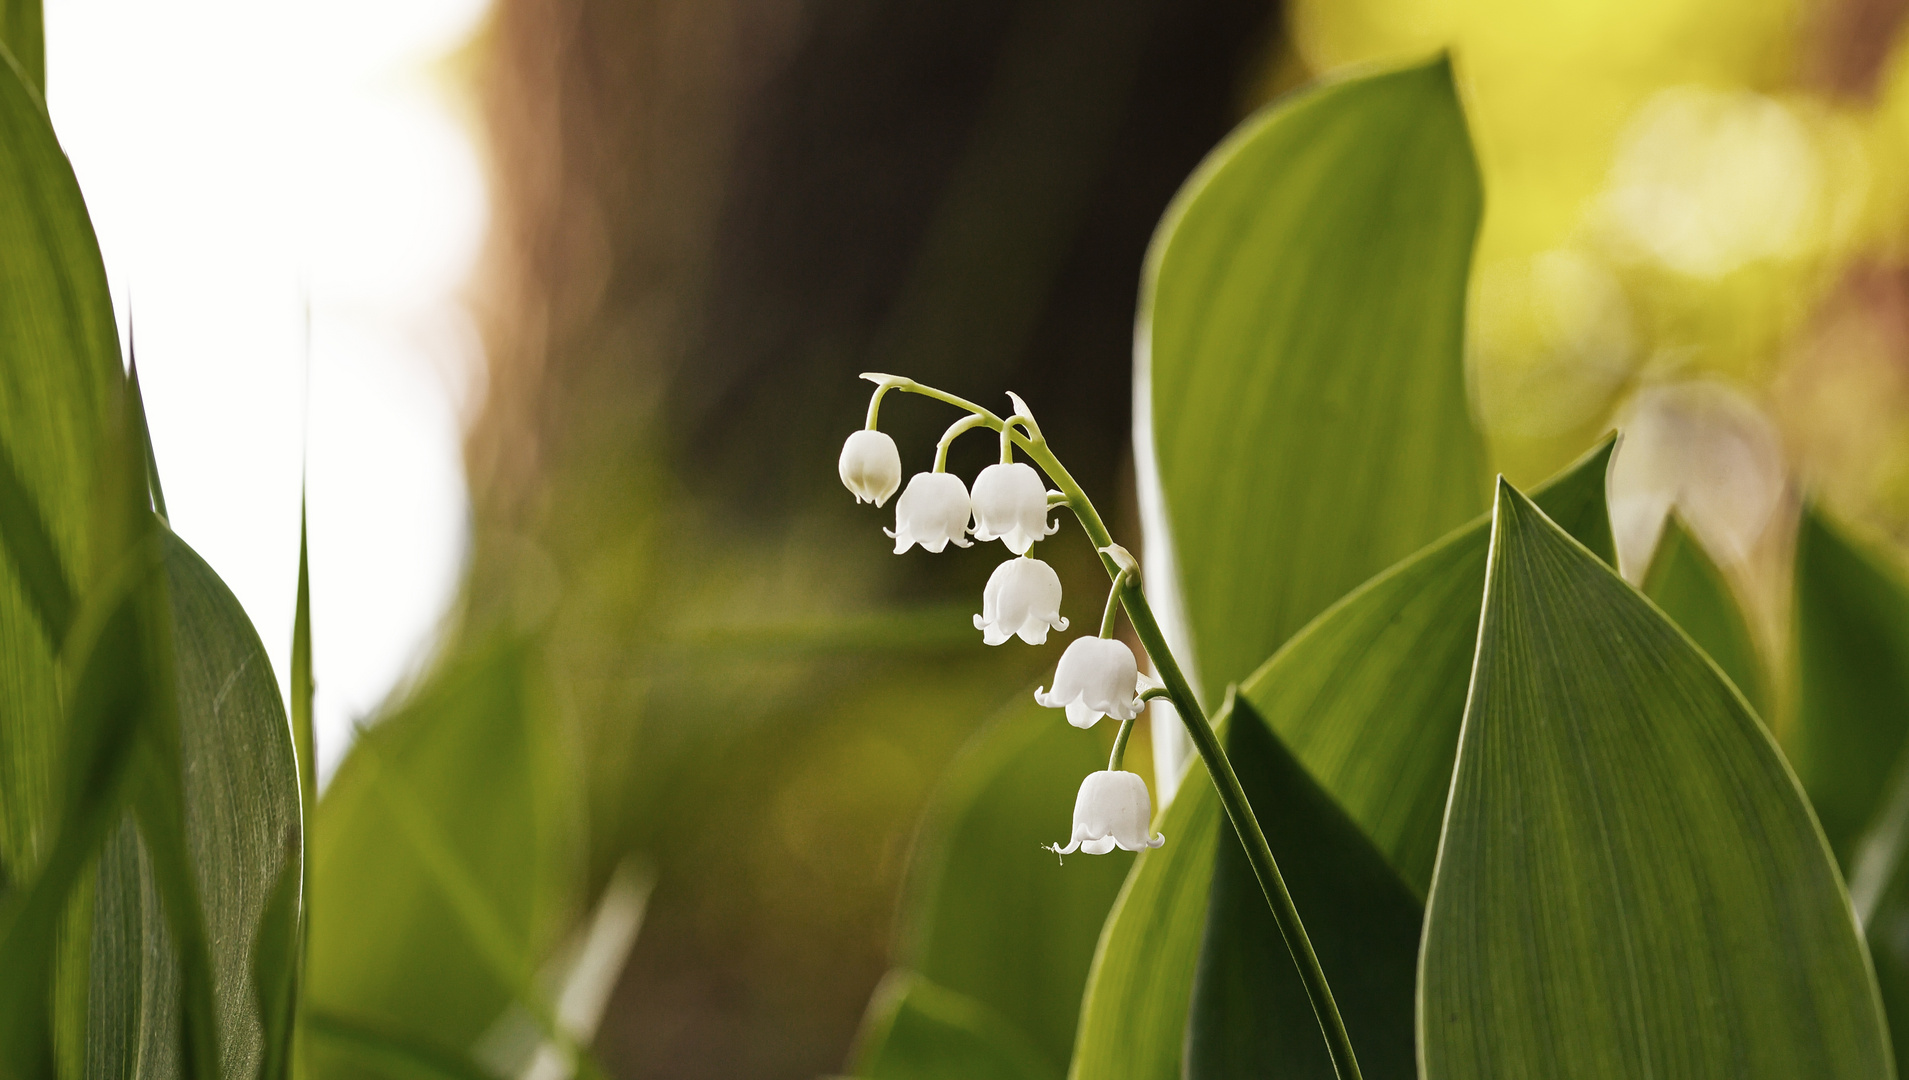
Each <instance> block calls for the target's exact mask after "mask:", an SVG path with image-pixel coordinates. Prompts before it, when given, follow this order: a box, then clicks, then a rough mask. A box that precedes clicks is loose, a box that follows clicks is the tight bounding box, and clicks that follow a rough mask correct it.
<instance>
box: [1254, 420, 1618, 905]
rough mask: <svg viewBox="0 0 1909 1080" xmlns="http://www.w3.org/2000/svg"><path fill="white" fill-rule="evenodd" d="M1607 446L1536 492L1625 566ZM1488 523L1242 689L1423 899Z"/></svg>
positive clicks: (1365, 592)
mask: <svg viewBox="0 0 1909 1080" xmlns="http://www.w3.org/2000/svg"><path fill="white" fill-rule="evenodd" d="M1611 447H1612V441H1611V440H1609V439H1606V440H1605V441H1604V442H1602V443H1600V444H1599V445H1598V446H1597V447H1596V448H1595V449H1593V450H1592V451H1591V452H1589V453H1587V454H1586V455H1585V456H1584V457H1582V458H1580V459H1579V460H1578V461H1577V462H1576V463H1574V464H1573V465H1572V466H1571V467H1570V468H1568V469H1566V470H1565V471H1564V472H1563V473H1560V474H1559V475H1558V476H1557V477H1554V478H1553V479H1552V480H1550V481H1547V482H1546V483H1545V485H1544V486H1543V487H1540V488H1538V489H1537V492H1536V498H1537V499H1538V502H1539V504H1540V505H1542V506H1543V507H1544V508H1545V510H1546V511H1547V512H1548V513H1550V514H1552V515H1553V516H1554V518H1555V519H1556V520H1558V521H1559V522H1561V523H1563V524H1564V525H1565V526H1566V528H1568V529H1569V530H1571V531H1572V533H1573V534H1574V535H1576V536H1577V537H1578V538H1579V539H1580V540H1582V541H1584V542H1585V543H1586V544H1588V545H1590V546H1591V547H1592V548H1594V549H1595V550H1597V551H1598V552H1599V553H1600V554H1601V555H1602V556H1603V557H1604V558H1605V559H1606V560H1607V561H1613V562H1614V561H1615V558H1616V556H1615V555H1614V553H1613V547H1612V543H1611V530H1610V519H1609V516H1608V514H1607V513H1606V511H1605V504H1604V474H1605V472H1606V470H1607V469H1608V468H1609V465H1610V458H1611ZM1490 529H1491V522H1490V519H1489V518H1480V519H1479V520H1477V521H1475V522H1473V523H1471V524H1470V525H1468V526H1466V527H1465V528H1464V529H1462V530H1460V531H1459V532H1457V533H1454V534H1453V535H1451V536H1448V537H1446V538H1445V539H1443V540H1441V541H1439V542H1438V543H1436V544H1433V545H1431V546H1430V547H1428V548H1426V549H1425V550H1424V551H1421V552H1419V553H1418V554H1416V555H1414V556H1412V557H1411V558H1410V559H1407V560H1406V561H1404V562H1402V563H1400V564H1399V565H1397V566H1395V567H1393V568H1391V569H1390V570H1387V571H1386V572H1385V573H1384V574H1381V575H1379V576H1378V577H1376V578H1374V579H1373V580H1372V581H1370V582H1368V583H1367V584H1366V585H1365V586H1364V587H1362V588H1360V589H1359V590H1358V591H1357V592H1355V593H1353V594H1352V595H1350V596H1348V597H1346V598H1345V599H1344V600H1343V601H1341V602H1340V603H1338V604H1337V605H1335V606H1334V607H1333V608H1332V609H1331V610H1330V611H1328V612H1327V613H1326V614H1324V615H1322V616H1320V617H1319V618H1318V619H1317V620H1315V621H1314V622H1313V623H1312V625H1310V626H1308V627H1307V628H1306V629H1305V630H1303V631H1301V632H1300V633H1299V634H1298V635H1296V636H1295V637H1294V638H1293V640H1292V641H1291V642H1289V643H1288V644H1287V646H1286V647H1285V648H1283V649H1281V650H1280V651H1279V652H1278V653H1277V654H1276V655H1274V656H1273V658H1272V659H1271V660H1269V661H1267V662H1266V664H1265V665H1264V666H1263V667H1262V668H1261V669H1260V670H1259V671H1258V672H1256V673H1254V675H1253V677H1252V678H1251V679H1249V680H1247V682H1246V684H1245V686H1243V687H1242V688H1241V690H1240V693H1241V695H1242V696H1243V697H1245V698H1246V699H1247V700H1249V701H1251V702H1252V703H1253V707H1254V708H1255V709H1257V710H1258V711H1259V713H1260V715H1262V716H1264V717H1266V719H1267V722H1268V723H1270V724H1271V725H1272V727H1273V729H1274V730H1275V731H1277V732H1279V734H1280V737H1281V738H1283V739H1284V740H1285V741H1286V745H1288V746H1289V747H1291V748H1292V751H1293V753H1294V754H1295V755H1296V756H1297V757H1298V758H1299V760H1300V761H1302V762H1304V763H1305V765H1306V768H1307V769H1308V771H1310V772H1311V773H1312V775H1313V776H1314V777H1316V778H1317V779H1318V780H1319V783H1320V785H1321V786H1322V787H1324V788H1325V789H1326V790H1327V791H1329V792H1331V793H1332V795H1333V797H1334V798H1335V799H1337V800H1338V801H1339V804H1340V805H1341V806H1343V807H1344V808H1345V809H1346V812H1347V813H1348V814H1350V815H1351V817H1352V819H1353V820H1354V821H1356V822H1358V823H1359V826H1360V827H1361V828H1362V829H1364V830H1365V833H1366V835H1367V836H1369V837H1371V838H1372V840H1373V842H1374V843H1375V844H1377V845H1378V848H1379V850H1380V851H1382V852H1384V853H1385V855H1386V857H1387V858H1388V859H1389V860H1391V862H1392V865H1393V867H1394V868H1395V869H1396V870H1397V871H1398V872H1399V876H1400V877H1401V878H1403V879H1404V880H1405V882H1406V884H1407V885H1409V886H1410V887H1411V888H1412V890H1413V891H1414V892H1415V893H1416V894H1418V895H1420V896H1423V895H1424V894H1425V890H1426V889H1427V888H1429V887H1430V885H1431V881H1432V863H1433V860H1434V859H1435V858H1436V857H1437V855H1438V836H1439V829H1440V827H1441V825H1442V824H1443V821H1444V817H1445V796H1446V793H1447V792H1448V791H1449V790H1450V788H1451V777H1452V761H1453V759H1454V757H1455V756H1456V755H1457V753H1458V728H1459V723H1460V721H1461V720H1462V718H1463V716H1464V712H1465V692H1466V688H1467V686H1468V685H1469V684H1470V681H1471V664H1472V653H1473V650H1474V648H1475V647H1476V645H1477V643H1478V611H1479V605H1480V602H1481V599H1482V597H1483V595H1484V584H1485V559H1486V552H1487V550H1488V547H1489V544H1490V539H1491V532H1490Z"/></svg>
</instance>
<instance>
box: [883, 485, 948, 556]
mask: <svg viewBox="0 0 1909 1080" xmlns="http://www.w3.org/2000/svg"><path fill="white" fill-rule="evenodd" d="M883 531H884V532H887V533H888V535H889V536H891V537H893V538H894V540H895V554H897V555H900V554H901V553H902V552H904V551H907V550H908V547H909V545H911V544H920V545H921V549H922V550H923V551H934V552H939V551H941V550H942V549H943V548H946V547H947V546H948V545H949V544H954V545H955V546H956V547H967V546H968V545H969V541H968V538H967V533H968V488H967V485H965V484H963V483H962V482H961V478H960V477H959V476H956V475H954V474H953V473H945V472H919V473H916V474H915V475H914V476H913V477H912V478H911V479H909V481H908V490H906V491H904V492H902V493H901V498H899V499H897V500H895V528H894V529H893V530H887V529H884V530H883Z"/></svg>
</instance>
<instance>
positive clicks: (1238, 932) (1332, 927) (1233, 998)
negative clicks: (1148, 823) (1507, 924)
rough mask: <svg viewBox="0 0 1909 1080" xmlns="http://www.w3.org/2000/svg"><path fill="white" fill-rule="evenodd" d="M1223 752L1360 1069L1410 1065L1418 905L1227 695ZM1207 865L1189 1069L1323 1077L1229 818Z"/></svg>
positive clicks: (1241, 703) (1194, 1073) (1288, 966)
mask: <svg viewBox="0 0 1909 1080" xmlns="http://www.w3.org/2000/svg"><path fill="white" fill-rule="evenodd" d="M1231 713H1232V722H1231V724H1230V725H1229V731H1228V732H1227V738H1226V755H1227V757H1228V758H1229V759H1231V761H1232V763H1233V770H1234V771H1235V772H1236V773H1238V774H1239V778H1240V786H1241V787H1242V788H1243V789H1244V790H1245V792H1246V798H1247V801H1248V802H1249V803H1251V804H1252V807H1253V815H1254V816H1255V817H1257V818H1258V819H1259V821H1260V825H1261V828H1262V829H1263V830H1264V831H1265V833H1266V842H1267V843H1268V845H1270V846H1271V848H1272V851H1273V858H1274V859H1275V860H1276V861H1277V862H1278V863H1279V867H1280V873H1281V875H1282V876H1283V877H1284V878H1285V879H1286V882H1287V887H1288V888H1289V889H1290V890H1291V892H1292V897H1293V903H1294V906H1295V907H1297V908H1298V910H1299V917H1300V918H1301V919H1302V920H1304V922H1305V924H1306V935H1307V937H1308V938H1310V939H1311V941H1312V945H1313V949H1314V951H1315V952H1317V954H1318V956H1319V964H1320V967H1322V968H1323V969H1324V970H1325V973H1326V980H1327V981H1328V982H1329V983H1330V984H1331V986H1332V995H1333V999H1334V1001H1336V1002H1337V1003H1338V1006H1339V1012H1340V1015H1341V1016H1342V1017H1343V1018H1344V1020H1345V1024H1346V1032H1347V1033H1348V1034H1349V1035H1350V1036H1351V1037H1352V1046H1353V1049H1354V1051H1355V1052H1357V1054H1358V1056H1359V1067H1360V1069H1361V1070H1362V1071H1364V1072H1365V1073H1366V1074H1368V1075H1370V1076H1374V1077H1381V1076H1397V1077H1406V1076H1411V1075H1412V1074H1413V1073H1414V1071H1415V1070H1416V1068H1417V1057H1416V1051H1415V1043H1414V1040H1413V1033H1412V1012H1413V1005H1414V991H1415V982H1416V977H1417V972H1418V942H1419V928H1420V924H1421V922H1422V921H1423V918H1424V909H1423V908H1421V907H1420V906H1419V900H1418V897H1417V896H1415V895H1413V893H1412V891H1411V890H1410V889H1409V888H1407V887H1406V885H1405V883H1404V882H1402V881H1400V880H1399V877H1398V875H1397V874H1395V873H1393V871H1392V868H1391V866H1389V865H1388V864H1387V863H1386V861H1385V856H1384V855H1382V854H1380V853H1379V851H1378V850H1377V849H1376V848H1374V847H1373V846H1372V842H1371V841H1369V840H1367V839H1366V838H1365V835H1364V834H1363V833H1361V832H1360V831H1359V826H1358V825H1357V824H1355V823H1354V822H1353V821H1352V819H1351V818H1349V817H1347V816H1346V813H1345V811H1344V810H1341V809H1340V808H1339V805H1338V803H1336V802H1334V801H1333V799H1332V796H1331V795H1328V794H1327V793H1326V792H1325V791H1324V790H1322V789H1321V788H1320V787H1319V785H1318V784H1317V783H1315V782H1314V781H1313V779H1312V777H1311V776H1309V775H1308V774H1307V773H1306V769H1305V766H1303V765H1301V764H1300V763H1299V761H1298V760H1297V759H1296V758H1294V757H1293V756H1292V754H1291V753H1290V752H1289V751H1288V750H1287V749H1286V747H1285V746H1284V745H1283V744H1281V743H1280V741H1279V737H1278V736H1277V735H1275V734H1273V732H1272V730H1271V729H1270V728H1268V727H1267V726H1266V722H1265V721H1264V720H1263V719H1262V718H1261V717H1260V716H1259V714H1257V713H1255V712H1254V711H1253V707H1252V705H1251V704H1250V703H1248V702H1247V701H1246V700H1245V699H1243V698H1239V697H1238V696H1237V695H1236V696H1235V697H1234V698H1233V706H1232V709H1231ZM1218 845H1219V852H1218V855H1217V857H1216V860H1215V862H1214V866H1213V885H1212V892H1211V896H1210V899H1209V901H1208V905H1207V916H1206V931H1205V938H1204V941H1203V942H1202V944H1201V946H1200V965H1199V970H1198V972H1197V974H1196V975H1195V977H1194V985H1193V1003H1192V1009H1191V1012H1190V1014H1189V1017H1188V1021H1187V1043H1186V1046H1187V1048H1186V1075H1187V1077H1188V1078H1189V1080H1208V1078H1213V1080H1219V1078H1231V1077H1239V1076H1258V1075H1261V1074H1264V1073H1266V1072H1268V1071H1269V1070H1270V1069H1273V1068H1275V1067H1276V1068H1277V1071H1278V1073H1279V1075H1280V1076H1282V1077H1292V1078H1294V1080H1300V1078H1304V1077H1318V1078H1319V1080H1335V1077H1336V1076H1337V1073H1336V1072H1335V1071H1334V1069H1333V1064H1332V1058H1331V1057H1330V1055H1328V1054H1327V1052H1326V1044H1325V1041H1324V1038H1323V1037H1322V1036H1321V1034H1320V1030H1319V1021H1318V1019H1317V1018H1316V1017H1315V1016H1314V1014H1313V1010H1312V1004H1311V1002H1310V1001H1309V1000H1308V999H1307V997H1306V987H1305V984H1304V983H1303V982H1301V981H1300V977H1299V971H1298V969H1297V968H1296V967H1295V966H1294V964H1293V960H1292V954H1291V953H1290V952H1288V950H1287V948H1286V942H1285V939H1284V938H1282V937H1281V936H1280V932H1279V924H1278V923H1277V922H1275V921H1274V919H1273V914H1272V911H1271V909H1269V908H1268V907H1267V906H1266V895H1265V893H1264V892H1262V891H1261V890H1260V885H1259V880H1258V879H1257V878H1256V877H1254V875H1253V868H1252V865H1251V864H1250V863H1248V862H1247V859H1246V849H1245V848H1244V847H1242V846H1241V845H1240V843H1239V840H1238V838H1237V837H1236V836H1232V835H1231V830H1230V829H1229V830H1225V831H1223V832H1222V835H1221V836H1220V838H1219V840H1218Z"/></svg>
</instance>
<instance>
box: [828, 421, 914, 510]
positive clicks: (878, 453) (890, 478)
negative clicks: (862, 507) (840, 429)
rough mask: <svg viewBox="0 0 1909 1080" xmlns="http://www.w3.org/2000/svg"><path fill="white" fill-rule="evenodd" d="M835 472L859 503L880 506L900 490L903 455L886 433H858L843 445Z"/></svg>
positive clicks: (867, 431) (864, 431)
mask: <svg viewBox="0 0 1909 1080" xmlns="http://www.w3.org/2000/svg"><path fill="white" fill-rule="evenodd" d="M836 471H837V472H839V473H840V474H841V476H842V484H843V486H845V487H847V488H848V489H849V490H850V491H852V492H854V493H855V501H856V502H872V503H874V504H875V505H876V506H880V505H882V504H883V503H885V502H887V501H888V497H889V496H890V495H893V494H894V493H895V490H896V489H897V488H899V487H901V451H900V450H897V449H896V448H895V440H893V439H891V438H889V437H888V435H887V433H885V432H880V431H869V430H862V431H858V432H856V433H855V434H853V435H850V436H849V437H848V441H847V442H845V443H843V444H842V459H841V461H840V462H838V463H837V464H836Z"/></svg>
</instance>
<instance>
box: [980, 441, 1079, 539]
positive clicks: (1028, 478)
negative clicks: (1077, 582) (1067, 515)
mask: <svg viewBox="0 0 1909 1080" xmlns="http://www.w3.org/2000/svg"><path fill="white" fill-rule="evenodd" d="M1060 527H1061V526H1060V522H1058V521H1055V522H1052V523H1050V522H1049V521H1048V520H1047V486H1046V485H1045V484H1042V483H1041V474H1040V473H1037V472H1035V471H1034V466H1032V465H1029V464H1028V463H1027V462H1025V461H1015V462H1002V463H1001V464H998V465H990V466H988V467H987V468H985V469H982V470H981V475H980V476H977V477H975V478H974V538H975V539H976V540H982V541H986V540H997V539H998V540H1000V541H1001V542H1002V543H1004V544H1006V545H1007V546H1008V550H1009V551H1012V552H1013V553H1015V554H1016V555H1025V554H1027V549H1028V548H1031V547H1033V546H1034V541H1036V540H1039V539H1040V538H1042V537H1043V536H1052V535H1053V534H1054V531H1055V530H1056V529H1059V528H1060Z"/></svg>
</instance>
